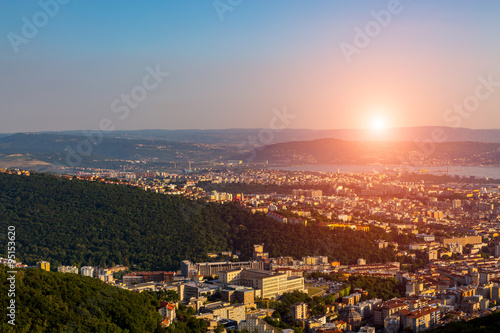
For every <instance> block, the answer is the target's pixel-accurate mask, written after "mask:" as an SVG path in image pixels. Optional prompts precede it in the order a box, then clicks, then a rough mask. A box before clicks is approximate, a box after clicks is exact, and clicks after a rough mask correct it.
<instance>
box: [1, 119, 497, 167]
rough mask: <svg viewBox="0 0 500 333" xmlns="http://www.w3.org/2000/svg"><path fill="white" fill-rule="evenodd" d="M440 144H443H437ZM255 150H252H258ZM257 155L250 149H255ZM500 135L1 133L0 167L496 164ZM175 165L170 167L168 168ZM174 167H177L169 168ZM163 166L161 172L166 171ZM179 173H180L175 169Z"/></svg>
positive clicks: (457, 131)
mask: <svg viewBox="0 0 500 333" xmlns="http://www.w3.org/2000/svg"><path fill="white" fill-rule="evenodd" d="M439 142H441V143H439ZM256 147H258V148H256ZM255 148H256V149H255ZM499 149H500V130H473V129H465V128H449V127H411V128H398V129H388V130H385V131H380V132H375V131H370V130H302V129H284V130H282V131H271V130H265V129H226V130H138V131H114V132H95V131H94V132H85V131H64V132H45V133H18V134H0V167H29V168H30V169H31V168H34V169H36V170H41V171H43V170H44V169H47V168H50V166H52V165H66V166H74V165H76V164H77V165H78V166H82V167H94V168H106V169H116V168H117V167H120V168H123V165H124V163H130V164H137V163H138V161H140V163H144V162H146V163H147V164H148V165H149V166H153V165H154V163H160V164H161V163H179V162H180V163H182V164H183V165H184V166H185V165H187V163H188V162H189V161H192V162H195V163H200V162H204V163H207V162H223V161H227V160H230V159H234V160H243V161H245V162H263V161H269V163H270V164H279V165H298V164H317V163H325V164H339V163H344V164H345V163H351V164H391V165H409V164H410V165H429V166H432V165H500V156H499V154H500V153H499ZM173 165H174V164H173ZM175 165H177V164H175ZM164 166H165V165H164ZM177 167H178V166H177Z"/></svg>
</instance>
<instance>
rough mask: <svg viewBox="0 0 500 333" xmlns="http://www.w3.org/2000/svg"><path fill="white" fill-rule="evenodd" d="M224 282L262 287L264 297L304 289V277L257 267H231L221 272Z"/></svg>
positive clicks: (220, 276) (221, 278) (220, 278)
mask: <svg viewBox="0 0 500 333" xmlns="http://www.w3.org/2000/svg"><path fill="white" fill-rule="evenodd" d="M219 280H220V282H222V283H227V284H236V285H240V286H247V287H252V288H254V289H261V293H262V294H261V296H262V298H274V297H276V296H277V295H281V294H283V293H285V292H289V291H293V290H304V278H303V277H288V276H287V274H273V273H272V272H269V271H263V270H257V269H246V268H240V269H231V270H227V271H225V272H220V273H219Z"/></svg>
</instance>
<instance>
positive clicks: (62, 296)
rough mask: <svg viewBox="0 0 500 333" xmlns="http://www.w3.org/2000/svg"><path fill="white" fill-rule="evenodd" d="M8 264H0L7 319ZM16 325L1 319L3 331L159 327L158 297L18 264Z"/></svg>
mask: <svg viewBox="0 0 500 333" xmlns="http://www.w3.org/2000/svg"><path fill="white" fill-rule="evenodd" d="M8 276H10V275H9V274H7V269H6V267H5V266H3V265H0V281H2V284H1V285H0V288H1V290H0V301H1V302H0V303H1V310H0V315H1V316H2V318H7V303H8V302H9V301H10V298H8V293H7V292H8V289H9V288H8V285H7V277H8ZM15 300H16V321H15V323H16V326H15V327H13V326H11V325H10V324H8V323H7V322H6V320H2V322H1V323H0V331H1V332H156V331H157V329H158V330H159V323H160V320H161V317H160V315H159V313H158V312H157V311H156V306H157V305H158V304H157V302H156V301H155V300H154V299H153V298H152V297H150V296H149V295H148V294H146V293H141V294H138V293H134V292H130V291H127V290H122V289H119V288H116V287H112V286H109V285H106V284H105V283H103V282H101V281H99V280H96V279H93V278H90V277H85V276H80V275H76V274H63V273H53V272H45V271H43V270H40V269H19V270H18V271H17V273H16V295H15Z"/></svg>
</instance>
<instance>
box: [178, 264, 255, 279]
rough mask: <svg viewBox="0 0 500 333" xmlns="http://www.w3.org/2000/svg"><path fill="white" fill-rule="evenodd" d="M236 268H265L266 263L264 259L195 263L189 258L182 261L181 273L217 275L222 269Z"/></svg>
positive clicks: (188, 274)
mask: <svg viewBox="0 0 500 333" xmlns="http://www.w3.org/2000/svg"><path fill="white" fill-rule="evenodd" d="M235 268H251V269H263V268H264V263H263V262H262V261H241V262H230V261H222V262H203V263H197V264H194V263H192V262H190V261H189V260H184V261H182V262H181V274H182V275H183V276H186V277H188V276H192V275H217V274H219V272H221V271H227V270H230V269H235Z"/></svg>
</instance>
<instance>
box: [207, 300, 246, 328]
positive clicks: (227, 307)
mask: <svg viewBox="0 0 500 333" xmlns="http://www.w3.org/2000/svg"><path fill="white" fill-rule="evenodd" d="M201 312H204V313H212V314H213V315H214V316H217V317H219V318H227V319H232V320H235V321H236V322H238V323H240V322H241V321H243V320H245V314H246V311H245V305H243V304H233V305H231V304H229V303H222V302H218V303H213V304H207V305H205V306H204V307H203V308H202V309H201Z"/></svg>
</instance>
